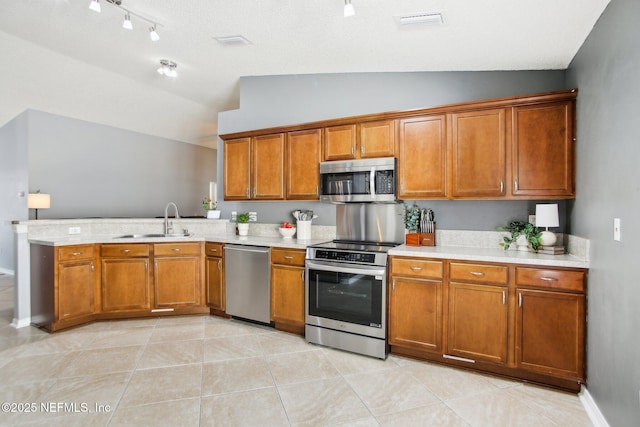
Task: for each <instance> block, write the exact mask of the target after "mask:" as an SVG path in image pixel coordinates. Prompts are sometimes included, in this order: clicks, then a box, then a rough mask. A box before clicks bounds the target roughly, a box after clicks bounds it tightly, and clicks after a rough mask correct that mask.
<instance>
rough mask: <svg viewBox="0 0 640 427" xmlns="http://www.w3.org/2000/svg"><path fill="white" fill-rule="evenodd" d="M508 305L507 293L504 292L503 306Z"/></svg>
mask: <svg viewBox="0 0 640 427" xmlns="http://www.w3.org/2000/svg"><path fill="white" fill-rule="evenodd" d="M506 303H507V292H506V291H502V305H505V304H506Z"/></svg>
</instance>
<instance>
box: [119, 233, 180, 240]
mask: <svg viewBox="0 0 640 427" xmlns="http://www.w3.org/2000/svg"><path fill="white" fill-rule="evenodd" d="M191 236H192V234H191V233H172V234H162V233H157V234H123V235H122V236H116V237H114V239H144V238H151V237H154V238H156V237H162V238H167V237H168V238H179V237H191Z"/></svg>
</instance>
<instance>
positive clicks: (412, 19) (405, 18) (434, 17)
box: [395, 12, 444, 26]
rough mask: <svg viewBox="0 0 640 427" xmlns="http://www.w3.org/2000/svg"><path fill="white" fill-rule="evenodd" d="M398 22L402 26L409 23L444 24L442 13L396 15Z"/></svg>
mask: <svg viewBox="0 0 640 427" xmlns="http://www.w3.org/2000/svg"><path fill="white" fill-rule="evenodd" d="M395 19H396V22H397V23H398V24H399V25H401V26H407V25H429V26H437V25H442V24H444V16H442V13H439V12H437V13H433V12H432V13H412V14H408V15H401V16H396V17H395Z"/></svg>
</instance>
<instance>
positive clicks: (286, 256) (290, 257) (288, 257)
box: [284, 255, 293, 259]
mask: <svg viewBox="0 0 640 427" xmlns="http://www.w3.org/2000/svg"><path fill="white" fill-rule="evenodd" d="M284 259H293V257H292V256H291V255H285V256H284Z"/></svg>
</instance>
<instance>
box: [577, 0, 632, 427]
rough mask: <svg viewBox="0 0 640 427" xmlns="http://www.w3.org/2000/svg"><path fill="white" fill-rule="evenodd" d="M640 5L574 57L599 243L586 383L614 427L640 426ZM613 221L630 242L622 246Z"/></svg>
mask: <svg viewBox="0 0 640 427" xmlns="http://www.w3.org/2000/svg"><path fill="white" fill-rule="evenodd" d="M638 17H640V2H638V1H637V0H613V1H612V2H611V3H610V4H609V6H608V7H607V9H606V10H605V12H604V14H603V15H602V16H601V18H600V20H599V21H598V23H597V24H596V26H595V27H594V29H593V31H592V32H591V34H590V35H589V37H588V38H587V40H586V41H585V43H584V44H583V46H582V47H581V49H580V50H579V52H578V54H577V55H576V57H575V58H574V60H573V62H572V64H571V66H570V68H569V70H568V72H567V81H568V83H569V84H570V85H571V86H577V87H579V89H580V93H579V95H578V110H577V117H578V145H577V147H578V148H577V161H578V175H577V191H578V194H579V195H580V196H579V197H578V198H577V199H576V200H575V203H574V204H573V207H572V209H571V223H572V227H573V231H574V232H575V233H576V234H579V235H581V236H584V237H587V238H589V239H590V240H591V268H590V271H589V285H588V292H589V304H588V319H589V321H588V344H587V348H588V351H587V368H588V369H587V382H588V389H589V392H590V393H591V395H592V396H593V397H594V399H595V401H596V403H597V404H598V407H599V408H600V410H601V411H602V412H603V414H604V416H605V417H606V418H607V421H608V422H609V424H610V425H611V426H616V427H618V426H638V425H640V407H639V404H640V402H639V401H638V399H639V396H638V393H639V391H640V340H639V337H640V286H639V284H638V281H639V278H640V265H639V264H638V253H639V251H638V248H637V246H636V242H638V239H640V227H639V221H638V210H639V209H640V191H639V190H640V187H639V185H640V184H639V183H640V168H638V161H639V160H640V127H639V126H638V123H639V122H638V117H640V104H639V100H640V84H639V83H638V76H639V73H638V70H640V26H638ZM613 218H621V220H622V227H621V230H622V240H621V241H620V242H616V241H614V240H613Z"/></svg>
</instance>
